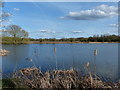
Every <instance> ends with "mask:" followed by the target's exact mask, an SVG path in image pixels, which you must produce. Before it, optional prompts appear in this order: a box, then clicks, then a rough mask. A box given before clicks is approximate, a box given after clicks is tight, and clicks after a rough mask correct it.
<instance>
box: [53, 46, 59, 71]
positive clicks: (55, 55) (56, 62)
mask: <svg viewBox="0 0 120 90" xmlns="http://www.w3.org/2000/svg"><path fill="white" fill-rule="evenodd" d="M54 57H55V69H56V70H57V69H58V61H57V54H56V48H54Z"/></svg>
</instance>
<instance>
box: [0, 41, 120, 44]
mask: <svg viewBox="0 0 120 90" xmlns="http://www.w3.org/2000/svg"><path fill="white" fill-rule="evenodd" d="M1 43H2V44H74V43H80V44H97V43H119V42H79V41H73V42H70V41H42V42H40V41H28V42H16V43H14V42H0V44H1Z"/></svg>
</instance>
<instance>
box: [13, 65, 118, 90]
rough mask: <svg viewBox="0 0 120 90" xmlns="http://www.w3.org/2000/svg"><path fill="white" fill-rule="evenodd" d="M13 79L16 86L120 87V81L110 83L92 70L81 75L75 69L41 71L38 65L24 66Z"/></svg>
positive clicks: (65, 87) (48, 87)
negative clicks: (95, 75)
mask: <svg viewBox="0 0 120 90" xmlns="http://www.w3.org/2000/svg"><path fill="white" fill-rule="evenodd" d="M11 81H12V82H13V83H14V85H15V87H14V88H31V89H33V88H36V89H38V88H46V89H50V88H51V89H53V88H63V89H78V88H85V89H86V88H92V89H96V88H109V89H112V90H113V89H118V88H120V82H117V83H112V82H111V83H110V82H104V81H102V80H100V79H99V77H95V78H94V77H93V76H92V74H91V72H89V73H88V75H85V76H81V74H80V73H79V72H77V71H76V70H74V69H71V70H52V71H46V72H44V73H42V72H41V70H40V69H38V68H36V67H32V68H23V69H21V70H19V71H16V72H15V73H14V74H13V78H12V79H11Z"/></svg>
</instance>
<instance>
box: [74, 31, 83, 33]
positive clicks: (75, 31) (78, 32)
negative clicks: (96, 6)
mask: <svg viewBox="0 0 120 90" xmlns="http://www.w3.org/2000/svg"><path fill="white" fill-rule="evenodd" d="M72 32H73V33H81V32H82V31H72Z"/></svg>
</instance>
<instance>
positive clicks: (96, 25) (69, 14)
mask: <svg viewBox="0 0 120 90" xmlns="http://www.w3.org/2000/svg"><path fill="white" fill-rule="evenodd" d="M117 6H118V5H117V2H105V3H103V2H99V3H98V2H5V7H4V10H5V11H6V12H9V13H11V14H12V16H11V17H10V18H9V19H10V22H9V23H7V24H9V25H12V24H15V25H19V26H20V27H21V28H22V29H24V30H26V31H27V32H29V37H31V38H70V37H75V38H77V37H89V36H93V35H96V34H99V35H101V34H118V17H117V14H118V12H117V11H118V7H117Z"/></svg>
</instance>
